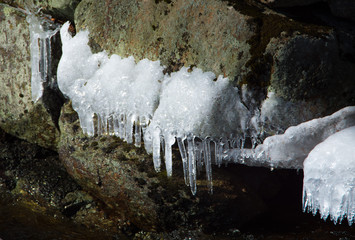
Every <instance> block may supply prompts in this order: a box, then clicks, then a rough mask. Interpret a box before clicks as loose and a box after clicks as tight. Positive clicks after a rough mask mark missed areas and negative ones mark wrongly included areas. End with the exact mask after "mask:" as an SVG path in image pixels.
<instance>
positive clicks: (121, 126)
mask: <svg viewBox="0 0 355 240" xmlns="http://www.w3.org/2000/svg"><path fill="white" fill-rule="evenodd" d="M125 126H126V115H125V114H120V116H119V119H118V137H120V138H121V139H125V135H126V134H125V132H126V128H125Z"/></svg>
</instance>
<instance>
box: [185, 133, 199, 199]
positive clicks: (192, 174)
mask: <svg viewBox="0 0 355 240" xmlns="http://www.w3.org/2000/svg"><path fill="white" fill-rule="evenodd" d="M187 151H188V154H189V179H190V188H191V192H192V194H193V195H195V194H196V190H197V187H196V158H195V143H194V137H192V136H189V137H187Z"/></svg>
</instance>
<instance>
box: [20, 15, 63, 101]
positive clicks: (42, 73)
mask: <svg viewBox="0 0 355 240" xmlns="http://www.w3.org/2000/svg"><path fill="white" fill-rule="evenodd" d="M26 13H27V18H26V20H27V22H28V23H29V31H30V39H31V43H30V49H31V71H32V76H31V89H32V100H33V101H34V102H36V101H38V99H40V98H41V97H42V93H43V83H45V82H49V85H51V81H52V71H51V67H52V63H51V59H52V57H51V38H52V37H53V36H54V35H55V34H56V33H57V32H58V31H59V27H60V26H59V25H57V24H55V23H53V22H51V21H50V20H49V19H50V17H48V16H36V15H35V14H34V13H31V12H30V11H26Z"/></svg>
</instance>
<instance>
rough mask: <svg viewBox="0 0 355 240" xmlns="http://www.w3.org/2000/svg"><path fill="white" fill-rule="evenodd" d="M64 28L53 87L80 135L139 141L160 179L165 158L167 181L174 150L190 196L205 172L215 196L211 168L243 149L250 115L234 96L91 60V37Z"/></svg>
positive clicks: (115, 60)
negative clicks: (68, 104) (74, 118)
mask: <svg viewBox="0 0 355 240" xmlns="http://www.w3.org/2000/svg"><path fill="white" fill-rule="evenodd" d="M68 27H69V23H65V24H64V25H63V27H62V28H61V39H62V45H63V55H62V58H61V60H60V63H59V66H58V72H57V73H58V74H57V76H58V86H59V88H60V90H61V91H62V92H63V94H64V95H66V96H67V97H68V98H70V99H71V101H72V106H73V108H74V110H75V111H76V112H77V113H78V115H79V118H80V123H81V127H82V129H83V131H84V132H85V133H87V134H88V135H91V136H92V135H94V134H95V133H97V134H113V135H116V136H118V137H120V138H122V139H123V140H125V141H127V142H128V143H133V141H134V143H135V145H136V146H140V145H141V140H142V139H144V145H145V148H146V150H147V151H148V152H152V153H153V160H154V167H155V169H156V170H157V171H160V168H161V156H160V155H161V152H163V153H164V155H165V156H164V158H165V167H166V171H167V175H168V176H171V175H172V150H171V147H172V145H173V144H174V143H175V142H177V144H178V146H179V149H180V153H181V157H182V161H183V166H184V167H183V170H184V176H185V182H186V184H187V185H189V186H190V187H191V190H192V192H193V193H194V194H195V193H196V174H197V171H198V169H201V168H202V166H204V167H205V169H206V173H207V179H208V181H209V187H210V190H211V191H212V172H211V162H212V160H214V162H215V163H216V164H219V165H220V164H221V163H222V156H223V152H224V151H225V150H226V149H229V148H230V147H231V146H241V145H240V144H239V143H240V142H242V139H244V137H245V133H246V130H247V128H248V121H249V119H250V116H249V112H248V111H247V109H246V107H244V105H243V104H242V103H241V101H240V99H239V94H238V90H237V88H234V87H232V86H231V85H230V83H229V81H228V79H227V78H223V77H221V76H219V77H218V78H217V80H216V81H215V75H214V74H213V73H211V72H203V71H202V70H200V69H196V68H195V69H192V70H191V69H187V68H182V69H181V70H180V71H178V72H175V73H172V74H171V75H167V74H166V75H164V74H163V69H164V68H163V66H161V65H160V62H159V61H150V60H147V59H143V60H141V61H139V62H137V63H135V61H134V58H133V57H128V58H121V57H120V56H117V55H115V54H114V55H112V56H111V57H109V56H107V54H106V53H105V52H101V53H97V54H92V52H91V50H90V47H89V46H88V41H89V40H88V34H89V33H88V31H81V32H79V33H77V34H76V35H75V37H72V36H71V35H70V33H69V32H68ZM95 119H96V120H95ZM133 132H134V133H133ZM161 146H163V149H161ZM212 149H213V150H212ZM211 153H214V155H212V156H211Z"/></svg>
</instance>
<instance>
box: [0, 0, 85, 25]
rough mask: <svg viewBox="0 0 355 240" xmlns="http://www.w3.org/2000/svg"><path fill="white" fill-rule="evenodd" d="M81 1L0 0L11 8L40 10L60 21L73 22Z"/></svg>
mask: <svg viewBox="0 0 355 240" xmlns="http://www.w3.org/2000/svg"><path fill="white" fill-rule="evenodd" d="M80 1H81V0H0V3H5V4H8V5H11V6H13V7H18V8H22V9H27V10H31V11H33V12H36V11H37V10H39V9H40V8H41V10H42V11H44V12H46V13H50V14H52V15H53V16H55V17H56V18H60V19H62V20H70V21H72V22H73V20H74V10H75V8H76V6H77V5H78V4H79V3H80Z"/></svg>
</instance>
